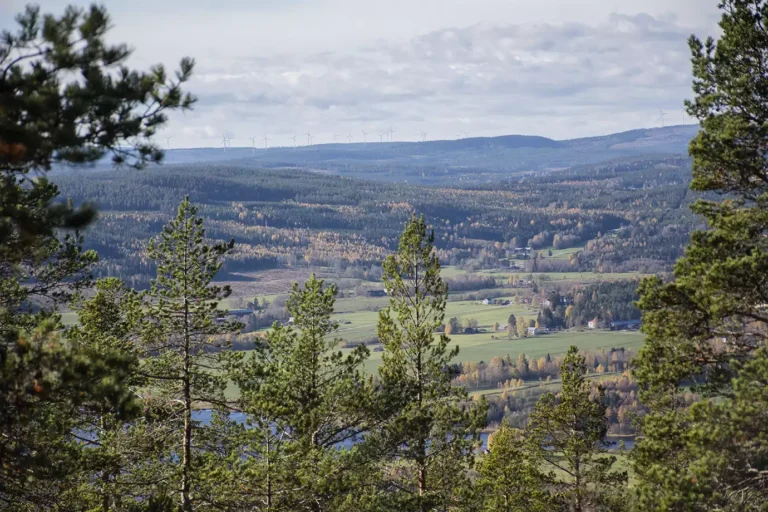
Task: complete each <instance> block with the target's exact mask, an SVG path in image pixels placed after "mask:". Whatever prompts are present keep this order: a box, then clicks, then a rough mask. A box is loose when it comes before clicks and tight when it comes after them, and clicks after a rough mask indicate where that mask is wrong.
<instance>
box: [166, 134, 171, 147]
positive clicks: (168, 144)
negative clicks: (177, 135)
mask: <svg viewBox="0 0 768 512" xmlns="http://www.w3.org/2000/svg"><path fill="white" fill-rule="evenodd" d="M172 138H173V135H170V136H167V137H166V138H165V144H166V145H167V146H168V149H171V139H172Z"/></svg>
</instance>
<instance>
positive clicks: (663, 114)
mask: <svg viewBox="0 0 768 512" xmlns="http://www.w3.org/2000/svg"><path fill="white" fill-rule="evenodd" d="M659 112H660V113H661V115H660V116H659V117H658V120H661V127H662V128H664V116H666V115H667V113H666V112H664V111H663V110H661V109H659Z"/></svg>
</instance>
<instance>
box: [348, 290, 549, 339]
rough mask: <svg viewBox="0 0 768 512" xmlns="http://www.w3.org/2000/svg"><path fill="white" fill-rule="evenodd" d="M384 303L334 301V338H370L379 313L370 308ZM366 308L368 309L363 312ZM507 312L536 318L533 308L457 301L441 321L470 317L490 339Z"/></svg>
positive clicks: (377, 301)
mask: <svg viewBox="0 0 768 512" xmlns="http://www.w3.org/2000/svg"><path fill="white" fill-rule="evenodd" d="M507 299H510V300H511V299H512V297H507ZM388 303H389V302H388V299H387V298H376V299H368V298H366V299H340V300H339V301H337V302H336V311H339V313H336V314H335V315H334V319H335V320H336V321H338V322H339V324H340V325H339V332H338V335H339V336H340V337H342V338H344V339H345V340H348V341H363V340H366V339H370V338H373V337H374V336H375V335H376V322H378V319H379V314H378V312H377V311H372V310H371V309H373V308H381V307H386V306H387V305H388ZM366 308H370V309H368V310H366ZM510 313H512V314H514V315H515V316H522V317H525V318H533V317H535V316H536V312H535V311H534V310H533V309H529V308H526V307H525V306H523V305H515V304H512V305H510V306H496V305H488V306H486V305H483V304H480V303H478V302H476V301H458V302H448V303H447V304H446V308H445V319H446V320H448V319H450V318H452V317H457V318H458V319H459V320H462V319H464V318H474V319H476V320H477V322H478V326H479V327H480V328H484V329H487V330H488V333H487V334H485V337H486V338H487V339H490V337H491V334H494V333H492V332H491V329H492V328H493V324H494V322H498V323H499V324H501V325H506V323H507V319H508V318H509V315H510ZM497 334H498V336H503V335H504V333H501V332H500V333H497ZM467 336H469V335H467ZM475 336H480V335H475Z"/></svg>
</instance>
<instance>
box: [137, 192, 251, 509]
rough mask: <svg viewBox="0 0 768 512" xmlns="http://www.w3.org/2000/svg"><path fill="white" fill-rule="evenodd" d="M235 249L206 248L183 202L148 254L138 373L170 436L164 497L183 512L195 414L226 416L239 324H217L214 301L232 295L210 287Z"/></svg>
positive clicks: (189, 490)
mask: <svg viewBox="0 0 768 512" xmlns="http://www.w3.org/2000/svg"><path fill="white" fill-rule="evenodd" d="M233 247H234V240H232V241H230V242H228V243H224V242H219V243H208V242H207V241H206V239H205V229H204V227H203V219H202V218H201V217H199V216H198V214H197V208H195V207H194V206H192V205H191V204H190V202H189V198H185V199H184V200H183V201H182V202H181V204H180V205H179V207H178V211H177V214H176V217H175V218H173V219H172V220H171V221H170V222H169V223H168V225H166V226H165V227H164V228H163V231H162V233H161V234H160V236H159V238H158V239H155V240H152V241H151V242H150V244H149V248H148V254H149V257H150V258H151V259H152V260H153V261H154V263H155V264H156V265H157V278H156V279H155V280H153V281H152V285H151V289H150V290H149V293H148V294H147V298H148V300H147V303H146V305H145V308H144V309H145V312H144V319H143V325H142V333H141V335H142V340H141V341H142V349H143V355H144V356H145V357H146V360H145V362H144V364H143V365H142V368H141V374H142V375H143V376H144V377H145V378H146V379H147V381H148V383H147V386H148V388H147V393H148V394H149V398H150V399H151V400H154V401H157V402H159V404H160V408H159V412H158V414H160V417H159V419H160V420H162V421H163V423H164V426H165V428H166V429H167V432H168V435H169V437H168V438H167V439H165V440H164V441H165V442H166V443H167V445H166V448H167V450H168V451H167V453H166V454H165V462H167V464H168V466H170V469H169V470H168V474H167V475H166V477H167V478H168V479H170V481H172V482H175V489H174V488H173V487H174V486H171V488H170V489H168V490H167V491H168V492H174V493H177V494H178V498H177V503H178V504H179V509H180V510H182V511H183V512H189V511H191V510H193V508H194V506H193V502H194V499H195V498H194V493H195V487H196V484H197V483H196V482H195V479H196V478H198V477H200V475H199V474H198V473H197V470H198V469H199V456H200V454H199V452H198V451H196V448H198V445H197V443H200V445H202V439H200V438H201V437H205V435H206V428H207V427H205V426H204V425H203V424H202V423H201V422H200V421H197V420H194V419H193V417H192V413H193V411H194V409H195V408H196V407H199V406H203V405H204V406H207V407H213V408H219V409H221V410H222V411H223V412H224V413H225V414H226V412H227V403H226V401H225V398H224V389H225V388H226V385H227V378H226V376H225V375H224V373H223V372H222V370H223V362H224V361H223V356H222V352H221V350H222V349H225V348H227V344H226V341H225V340H224V339H223V335H225V334H227V333H230V332H233V331H235V330H237V329H238V328H239V325H238V324H236V323H233V322H228V321H223V320H220V319H221V318H223V316H224V312H223V311H221V310H219V309H218V306H219V301H221V300H222V299H224V298H225V297H227V296H228V295H229V294H230V288H229V286H218V285H215V284H213V280H214V278H215V276H216V273H217V272H218V271H219V269H220V268H221V265H222V260H223V258H224V256H225V255H226V254H227V253H229V252H230V251H231V250H232V248H233ZM163 414H164V415H165V417H163V416H162V415H163Z"/></svg>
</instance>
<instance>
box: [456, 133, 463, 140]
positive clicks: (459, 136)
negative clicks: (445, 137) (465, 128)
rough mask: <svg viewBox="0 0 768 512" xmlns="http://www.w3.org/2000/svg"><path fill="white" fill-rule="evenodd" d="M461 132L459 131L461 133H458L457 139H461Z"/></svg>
mask: <svg viewBox="0 0 768 512" xmlns="http://www.w3.org/2000/svg"><path fill="white" fill-rule="evenodd" d="M461 133H462V132H459V133H457V134H456V140H459V139H460V138H461Z"/></svg>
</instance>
